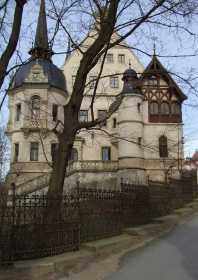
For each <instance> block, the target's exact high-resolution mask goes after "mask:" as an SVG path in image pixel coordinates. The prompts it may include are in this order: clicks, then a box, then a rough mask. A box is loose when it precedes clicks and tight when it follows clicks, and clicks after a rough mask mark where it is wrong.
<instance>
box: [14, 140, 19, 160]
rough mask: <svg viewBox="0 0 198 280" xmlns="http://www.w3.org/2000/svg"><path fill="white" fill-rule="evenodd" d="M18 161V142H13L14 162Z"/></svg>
mask: <svg viewBox="0 0 198 280" xmlns="http://www.w3.org/2000/svg"><path fill="white" fill-rule="evenodd" d="M16 147H17V149H16ZM18 161H19V143H18V142H17V143H14V162H18Z"/></svg>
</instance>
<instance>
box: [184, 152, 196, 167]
mask: <svg viewBox="0 0 198 280" xmlns="http://www.w3.org/2000/svg"><path fill="white" fill-rule="evenodd" d="M184 169H186V170H195V169H197V170H198V151H196V152H195V153H194V154H193V156H192V157H191V158H187V159H186V160H185V161H184Z"/></svg>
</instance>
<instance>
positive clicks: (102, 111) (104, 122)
mask: <svg viewBox="0 0 198 280" xmlns="http://www.w3.org/2000/svg"><path fill="white" fill-rule="evenodd" d="M102 113H104V114H106V113H107V110H105V109H104V110H103V109H102V110H98V119H100V118H102V116H100V115H101V114H102ZM100 126H107V120H104V121H103V122H102V123H101V124H100Z"/></svg>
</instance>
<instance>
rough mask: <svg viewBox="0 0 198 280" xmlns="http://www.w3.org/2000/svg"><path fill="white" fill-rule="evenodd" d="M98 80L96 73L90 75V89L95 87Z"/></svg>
mask: <svg viewBox="0 0 198 280" xmlns="http://www.w3.org/2000/svg"><path fill="white" fill-rule="evenodd" d="M96 80H97V76H96V75H91V76H89V88H90V89H93V88H94V87H95V84H96Z"/></svg>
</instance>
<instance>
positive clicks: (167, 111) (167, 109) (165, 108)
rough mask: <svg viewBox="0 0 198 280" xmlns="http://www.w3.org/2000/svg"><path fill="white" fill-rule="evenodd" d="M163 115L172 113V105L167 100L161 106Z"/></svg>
mask: <svg viewBox="0 0 198 280" xmlns="http://www.w3.org/2000/svg"><path fill="white" fill-rule="evenodd" d="M160 112H161V115H169V114H170V107H169V104H168V103H167V102H162V104H161V108H160Z"/></svg>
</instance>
